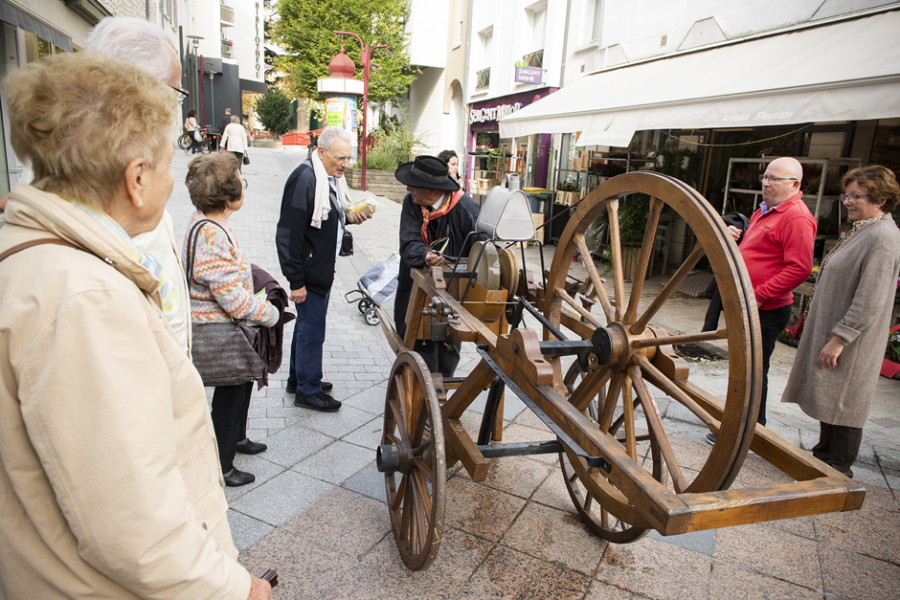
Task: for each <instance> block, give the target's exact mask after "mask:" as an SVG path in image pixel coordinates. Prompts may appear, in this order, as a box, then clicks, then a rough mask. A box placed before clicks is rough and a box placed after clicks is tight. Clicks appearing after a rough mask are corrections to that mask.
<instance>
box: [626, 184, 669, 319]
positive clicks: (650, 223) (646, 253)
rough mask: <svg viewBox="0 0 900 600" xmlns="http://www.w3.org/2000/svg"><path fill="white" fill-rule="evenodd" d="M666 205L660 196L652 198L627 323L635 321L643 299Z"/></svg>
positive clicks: (629, 301)
mask: <svg viewBox="0 0 900 600" xmlns="http://www.w3.org/2000/svg"><path fill="white" fill-rule="evenodd" d="M663 206H665V205H664V204H663V203H662V202H661V201H660V200H659V199H658V198H650V213H649V214H648V215H647V227H646V228H645V229H644V238H643V240H644V241H643V243H642V245H641V256H640V259H639V260H638V270H637V273H635V276H634V282H633V283H632V284H631V298H629V300H628V309H627V310H626V311H625V315H624V316H623V318H622V320H623V321H624V322H625V323H631V322H632V321H634V317H635V315H636V314H637V309H638V302H640V301H641V292H642V291H643V289H644V281H645V280H646V279H647V267H648V266H649V265H650V256H651V255H652V254H653V242H654V241H656V228H657V227H658V225H659V213H661V212H662V209H663Z"/></svg>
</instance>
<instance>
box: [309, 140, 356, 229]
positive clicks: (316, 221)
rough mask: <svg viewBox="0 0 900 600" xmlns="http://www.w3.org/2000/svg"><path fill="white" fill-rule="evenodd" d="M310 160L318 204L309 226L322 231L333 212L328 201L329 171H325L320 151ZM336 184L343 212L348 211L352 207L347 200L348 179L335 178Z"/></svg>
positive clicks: (314, 153) (313, 154)
mask: <svg viewBox="0 0 900 600" xmlns="http://www.w3.org/2000/svg"><path fill="white" fill-rule="evenodd" d="M310 158H311V160H312V165H313V172H314V173H315V174H316V198H315V200H316V203H315V207H314V208H313V213H312V219H311V220H310V223H309V224H310V225H311V226H313V227H315V228H316V229H322V221H326V220H328V213H329V212H330V211H331V201H330V200H329V199H328V194H329V190H330V187H331V186H330V185H329V184H328V171H326V170H325V165H323V164H322V157H320V156H319V152H318V150H317V151H315V152H313V153H312V156H311V157H310ZM334 182H335V187H336V188H337V197H338V203H339V204H340V206H341V210H343V211H346V210H347V208H349V206H350V203H349V201H348V200H347V196H348V192H349V188H348V187H347V181H346V177H341V178H340V179H337V178H335V180H334Z"/></svg>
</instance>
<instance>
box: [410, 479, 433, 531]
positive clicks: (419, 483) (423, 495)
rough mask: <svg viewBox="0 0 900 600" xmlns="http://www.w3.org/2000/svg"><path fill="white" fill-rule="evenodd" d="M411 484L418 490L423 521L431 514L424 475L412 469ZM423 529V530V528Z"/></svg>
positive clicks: (429, 497) (429, 496)
mask: <svg viewBox="0 0 900 600" xmlns="http://www.w3.org/2000/svg"><path fill="white" fill-rule="evenodd" d="M412 475H413V484H414V485H415V486H416V487H417V488H418V494H419V498H420V499H421V504H422V505H423V507H424V509H425V510H423V511H421V513H422V516H423V518H424V519H425V520H427V519H428V515H430V514H431V495H430V494H429V493H428V484H427V483H425V474H424V473H422V472H421V471H420V470H418V469H413V472H412ZM423 529H424V528H423Z"/></svg>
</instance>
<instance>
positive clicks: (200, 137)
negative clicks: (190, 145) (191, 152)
mask: <svg viewBox="0 0 900 600" xmlns="http://www.w3.org/2000/svg"><path fill="white" fill-rule="evenodd" d="M194 139H195V140H196V141H198V142H202V141H203V134H202V133H200V130H199V129H195V130H194Z"/></svg>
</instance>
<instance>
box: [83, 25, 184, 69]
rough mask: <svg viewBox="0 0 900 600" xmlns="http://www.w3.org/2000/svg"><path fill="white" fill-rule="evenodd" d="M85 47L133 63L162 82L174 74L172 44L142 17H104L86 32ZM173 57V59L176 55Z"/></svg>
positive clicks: (156, 27) (159, 30)
mask: <svg viewBox="0 0 900 600" xmlns="http://www.w3.org/2000/svg"><path fill="white" fill-rule="evenodd" d="M85 48H86V49H87V50H92V51H94V52H98V53H100V54H102V55H104V56H109V57H112V58H119V59H121V60H127V61H130V62H133V63H135V64H136V65H139V66H141V67H143V68H144V69H146V70H148V71H150V73H152V74H153V75H155V76H157V77H159V78H160V79H162V80H163V81H165V82H169V81H170V80H172V79H173V78H174V76H175V75H176V73H175V71H174V69H173V68H172V67H173V62H172V58H173V53H174V51H175V49H174V48H173V47H172V43H171V42H169V40H168V39H166V36H165V33H164V32H163V30H162V29H160V28H159V27H158V26H156V25H154V24H153V23H151V22H150V21H145V20H144V19H137V18H135V17H106V18H105V19H103V20H102V21H100V22H99V23H97V26H96V27H94V29H93V30H92V31H91V33H90V35H88V38H87V42H86V43H85ZM166 49H168V52H167V51H166ZM175 58H176V61H175V62H177V54H176V55H175Z"/></svg>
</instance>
